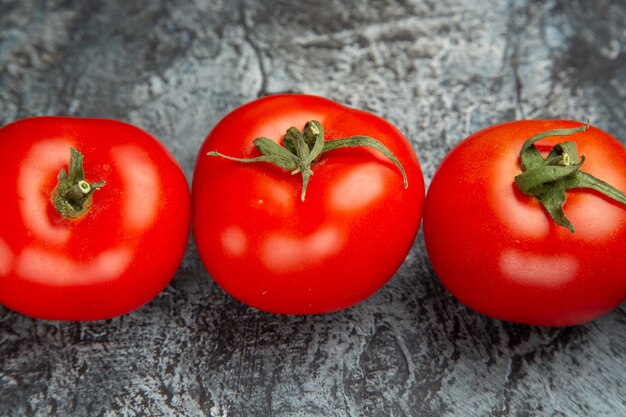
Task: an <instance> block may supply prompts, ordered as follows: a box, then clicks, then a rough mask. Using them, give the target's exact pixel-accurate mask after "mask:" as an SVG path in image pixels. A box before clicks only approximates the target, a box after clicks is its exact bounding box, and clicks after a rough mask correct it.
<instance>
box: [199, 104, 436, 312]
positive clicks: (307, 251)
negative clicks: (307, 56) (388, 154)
mask: <svg viewBox="0 0 626 417" xmlns="http://www.w3.org/2000/svg"><path fill="white" fill-rule="evenodd" d="M311 120H317V121H319V122H321V124H322V125H323V126H324V129H325V133H326V135H325V136H326V140H327V141H330V140H333V139H338V138H344V137H348V136H353V135H368V136H371V137H373V138H375V139H377V140H378V141H380V142H381V143H383V144H384V145H386V146H387V147H388V148H389V149H390V150H391V151H392V152H393V153H394V154H395V155H396V157H397V158H398V159H399V161H400V162H401V164H402V165H403V166H404V169H405V170H406V174H407V179H408V188H406V189H405V188H404V186H403V179H402V175H401V174H400V172H399V170H398V169H397V168H396V166H395V165H394V164H393V163H391V162H390V161H389V160H388V159H387V158H385V157H384V156H383V155H382V154H380V153H379V152H378V151H376V150H372V149H370V148H344V149H336V150H333V151H330V152H328V153H325V154H323V155H322V156H321V158H320V159H319V160H318V161H317V162H315V163H314V164H313V166H312V169H313V171H314V175H313V176H312V177H311V181H310V183H309V186H308V189H307V193H306V199H305V200H304V201H301V198H300V193H301V189H302V178H301V177H300V176H299V175H290V173H289V172H287V171H284V170H283V169H281V168H279V167H276V166H273V165H270V164H267V163H253V164H244V163H241V162H235V161H230V160H226V159H223V158H219V157H214V156H208V155H207V152H209V151H219V152H221V153H223V154H227V155H230V156H235V157H240V158H247V157H253V156H257V155H258V154H259V153H258V151H257V150H256V148H255V147H254V146H253V143H252V142H253V140H254V139H255V138H257V137H261V136H263V137H267V138H270V139H272V140H273V141H276V142H277V143H281V142H282V138H283V135H284V134H285V131H286V130H287V129H288V128H290V127H292V126H294V127H296V128H298V129H302V128H303V126H304V124H305V123H306V122H308V121H311ZM192 195H193V197H192V200H193V201H192V212H193V219H192V223H193V230H194V237H195V241H196V243H197V247H198V251H199V254H200V257H201V259H202V261H203V263H204V265H205V266H206V268H207V270H208V272H209V274H210V275H211V276H212V277H213V278H214V279H215V281H217V283H218V284H219V285H221V286H222V287H223V288H224V289H225V290H226V291H227V292H228V293H230V294H231V295H233V296H234V297H236V298H237V299H239V300H241V301H243V302H244V303H247V304H249V305H251V306H253V307H256V308H259V309H261V310H265V311H269V312H274V313H290V314H311V313H323V312H329V311H334V310H339V309H342V308H346V307H348V306H351V305H353V304H355V303H358V302H360V301H361V300H363V299H365V298H366V297H368V296H369V295H371V294H372V293H374V292H375V291H376V290H378V289H379V288H381V287H382V286H383V285H384V284H385V283H386V282H387V281H388V280H389V279H390V278H391V277H392V276H393V274H394V273H395V271H396V270H397V269H398V267H399V266H400V264H401V263H402V262H403V260H404V259H405V257H406V255H407V254H408V252H409V250H410V249H411V246H412V244H413V242H414V239H415V236H416V234H417V231H418V228H419V224H420V218H421V216H420V215H421V211H422V204H423V199H424V184H423V178H422V173H421V170H420V166H419V163H418V160H417V157H416V156H415V153H414V152H413V150H412V148H411V146H410V144H409V142H408V141H407V140H406V139H405V138H404V137H403V136H402V134H400V132H399V131H398V130H397V129H396V128H395V127H393V126H392V125H391V124H390V123H388V122H387V121H385V120H383V119H381V118H380V117H378V116H375V115H373V114H370V113H366V112H363V111H360V110H355V109H352V108H348V107H345V106H343V105H340V104H337V103H335V102H333V101H330V100H328V99H324V98H320V97H314V96H307V95H277V96H269V97H266V98H263V99H259V100H256V101H253V102H251V103H249V104H246V105H244V106H242V107H240V108H238V109H236V110H234V111H233V112H232V113H230V114H228V115H227V116H226V117H225V118H224V119H223V120H222V121H221V122H220V123H219V124H218V125H216V126H215V128H214V129H213V131H212V132H211V133H210V134H209V136H208V137H207V138H206V141H205V142H204V144H203V145H202V148H201V149H200V152H199V155H198V160H197V165H196V169H195V173H194V179H193V186H192Z"/></svg>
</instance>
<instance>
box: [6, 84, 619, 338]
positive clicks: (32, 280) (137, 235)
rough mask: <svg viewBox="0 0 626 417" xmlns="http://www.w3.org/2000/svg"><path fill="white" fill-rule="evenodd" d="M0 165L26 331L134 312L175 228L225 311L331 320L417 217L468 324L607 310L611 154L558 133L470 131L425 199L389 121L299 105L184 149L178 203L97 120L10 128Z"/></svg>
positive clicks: (615, 181)
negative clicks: (247, 308)
mask: <svg viewBox="0 0 626 417" xmlns="http://www.w3.org/2000/svg"><path fill="white" fill-rule="evenodd" d="M563 138H564V139H563ZM0 166H2V169H3V172H4V173H5V175H4V177H5V179H4V196H5V197H4V198H3V202H2V204H1V205H0V304H3V305H5V306H7V307H9V308H11V309H13V310H15V311H17V312H20V313H23V314H26V315H29V316H32V317H38V318H44V319H61V320H95V319H104V318H110V317H115V316H117V315H120V314H124V313H127V312H129V311H131V310H133V309H136V308H138V307H140V306H141V305H143V304H145V303H147V302H148V301H149V300H151V299H152V298H153V297H155V296H156V295H157V294H158V293H159V292H160V291H161V290H163V289H164V288H165V286H167V284H168V283H169V281H170V280H171V279H172V277H173V276H174V275H175V274H176V271H177V270H178V268H179V265H180V262H181V259H182V257H183V255H184V252H185V248H186V245H187V242H188V237H189V232H190V228H191V227H192V226H193V233H194V239H195V242H196V245H197V248H198V253H199V256H200V259H201V261H202V262H203V264H204V265H205V267H206V269H207V271H208V273H209V275H210V276H211V277H212V278H213V279H214V280H215V281H216V282H217V283H218V284H219V285H220V286H221V287H222V288H223V289H224V290H225V291H227V292H228V293H229V294H231V295H232V296H233V297H235V298H237V299H239V300H240V301H242V302H244V303H246V304H249V305H251V306H253V307H255V308H258V309H261V310H265V311H268V312H273V313H284V314H314V313H325V312H330V311H335V310H340V309H343V308H346V307H349V306H351V305H354V304H356V303H359V302H360V301H362V300H364V299H365V298H367V297H368V296H370V295H371V294H373V293H374V292H376V291H377V290H378V289H380V288H381V287H382V286H383V285H384V284H385V283H386V282H387V281H388V280H389V279H390V278H391V277H392V276H393V275H394V273H395V272H396V271H397V269H398V268H399V266H400V264H401V263H402V262H403V261H404V259H405V257H406V255H407V254H408V252H409V251H410V249H411V247H412V246H413V243H414V240H415V238H416V235H417V232H418V229H419V227H420V222H421V220H422V208H424V216H423V220H424V238H425V243H426V248H427V251H428V255H429V257H430V259H431V262H432V266H433V268H434V270H435V272H436V274H437V276H438V277H439V278H440V279H441V281H442V282H443V284H444V285H445V287H446V288H447V289H448V290H449V291H450V292H451V293H452V294H453V295H454V296H455V297H457V298H458V299H459V300H460V301H461V302H463V303H464V304H466V305H467V306H469V307H470V308H472V309H474V310H476V311H478V312H480V313H483V314H485V315H488V316H491V317H495V318H498V319H502V320H510V321H515V322H520V323H527V324H533V325H544V326H564V325H573V324H579V323H584V322H586V321H589V320H592V319H594V318H596V317H598V316H600V315H602V314H605V313H606V312H608V311H610V310H611V309H613V308H615V307H616V306H618V305H619V304H620V303H621V302H623V301H624V299H626V275H625V274H626V272H625V271H626V257H624V256H623V254H622V253H621V252H622V251H623V248H624V243H625V242H626V209H625V208H624V205H626V195H624V193H623V192H622V191H620V190H625V189H626V149H625V147H624V145H623V144H621V143H620V142H619V141H617V140H616V139H615V138H613V137H611V136H610V135H609V134H607V133H605V132H603V131H601V130H599V129H596V128H593V127H589V126H588V125H584V124H581V123H577V122H571V121H517V122H511V123H505V124H502V125H497V126H493V127H491V128H488V129H485V130H482V131H480V132H477V133H475V134H474V135H472V136H470V137H468V138H467V139H466V140H464V141H462V142H461V143H459V144H458V145H457V147H455V148H454V149H453V150H452V151H451V152H450V153H449V154H448V155H447V157H446V158H445V159H444V161H443V162H442V163H441V165H440V166H439V168H438V169H437V171H436V172H435V175H434V177H433V179H432V182H431V184H430V186H429V190H428V194H427V196H425V188H424V179H423V175H422V172H421V169H420V164H419V162H418V159H417V157H416V155H415V152H414V151H413V149H412V148H411V144H410V142H409V141H408V140H406V138H404V137H403V136H402V134H401V133H400V132H399V131H398V130H397V129H396V128H395V127H394V126H392V125H391V124H390V123H389V122H387V121H385V120H384V119H382V118H380V117H378V116H376V115H374V114H371V113H367V112H364V111H360V110H356V109H352V108H348V107H345V106H343V105H340V104H338V103H335V102H333V101H330V100H328V99H325V98H321V97H314V96H308V95H300V94H291V95H276V96H270V97H266V98H263V99H259V100H255V101H253V102H251V103H248V104H246V105H244V106H242V107H240V108H238V109H236V110H234V111H233V112H231V113H230V114H228V115H227V116H226V117H225V118H223V119H222V120H221V121H220V122H219V123H218V124H217V125H216V126H215V127H214V129H213V130H212V131H211V133H210V134H209V135H208V137H207V138H206V140H205V141H204V143H203V145H202V147H201V149H200V151H199V153H198V157H197V161H196V167H195V172H194V176H193V182H192V192H191V193H190V190H189V186H188V184H187V180H186V178H185V176H184V174H183V172H182V170H181V168H180V166H179V165H178V164H177V162H176V161H175V160H174V158H173V157H172V155H170V153H169V152H168V151H167V150H166V149H165V147H163V146H162V145H161V144H160V143H159V142H158V141H157V140H156V139H155V138H153V137H152V136H150V135H149V134H147V133H146V132H144V131H142V130H140V129H138V128H136V127H134V126H131V125H129V124H126V123H122V122H118V121H113V120H102V119H79V118H63V117H38V118H31V119H24V120H21V121H18V122H15V123H12V124H9V125H7V126H5V127H3V128H1V129H0Z"/></svg>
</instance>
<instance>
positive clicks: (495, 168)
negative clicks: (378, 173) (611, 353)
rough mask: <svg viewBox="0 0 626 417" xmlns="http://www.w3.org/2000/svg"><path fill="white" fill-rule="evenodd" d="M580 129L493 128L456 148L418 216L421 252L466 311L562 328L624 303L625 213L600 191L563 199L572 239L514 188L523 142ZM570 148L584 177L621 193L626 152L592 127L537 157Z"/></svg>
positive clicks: (546, 124) (548, 143) (542, 125)
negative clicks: (422, 243) (581, 161)
mask: <svg viewBox="0 0 626 417" xmlns="http://www.w3.org/2000/svg"><path fill="white" fill-rule="evenodd" d="M580 125H581V123H577V122H572V121H516V122H511V123H505V124H501V125H497V126H493V127H491V128H487V129H485V130H482V131H479V132H477V133H475V134H473V135H471V136H470V137H468V138H467V139H466V140H464V141H462V142H461V143H460V144H459V145H458V146H456V147H455V148H454V149H453V150H452V151H451V152H450V153H449V154H448V156H447V157H446V158H445V159H444V161H443V162H442V164H441V165H440V167H439V168H438V170H437V172H436V173H435V176H434V178H433V180H432V183H431V184H430V187H429V191H428V196H427V198H426V204H425V209H424V236H425V241H426V247H427V250H428V255H429V256H430V259H431V262H432V265H433V267H434V269H435V272H436V273H437V275H438V276H439V278H440V279H441V281H442V282H443V284H444V285H445V286H446V287H447V288H448V290H449V291H450V292H451V293H452V294H453V295H454V296H455V297H456V298H458V299H459V300H460V301H461V302H463V303H464V304H466V305H467V306H469V307H470V308H472V309H474V310H476V311H478V312H480V313H483V314H485V315H488V316H491V317H495V318H498V319H503V320H509V321H514V322H520V323H526V324H533V325H543V326H564V325H574V324H579V323H584V322H587V321H589V320H592V319H594V318H596V317H598V316H600V315H602V314H604V313H606V312H608V311H610V310H611V309H613V308H615V307H616V306H618V305H619V304H620V303H621V302H622V301H623V300H624V299H625V298H626V256H624V249H625V248H626V208H625V207H624V206H623V205H620V204H619V203H616V202H614V201H612V200H610V199H608V198H607V197H605V196H603V195H601V194H599V193H597V192H596V191H591V190H571V191H568V192H567V199H566V202H565V205H564V211H565V214H566V216H567V217H568V218H569V220H570V221H571V223H572V224H573V226H574V228H575V233H571V232H570V231H569V230H568V229H567V228H565V227H562V226H557V225H556V224H555V223H554V222H553V221H552V220H551V218H550V217H549V216H548V214H547V212H546V211H545V210H544V208H543V207H542V206H541V205H540V203H539V202H538V200H536V199H535V198H533V197H529V196H526V195H524V194H522V193H521V192H520V191H518V189H517V188H516V186H515V184H514V182H513V178H514V177H515V176H516V175H518V174H519V173H520V172H521V171H520V160H519V155H520V150H521V148H522V144H523V143H524V141H525V140H527V139H529V138H531V137H532V136H534V135H535V134H538V133H540V132H543V131H546V130H549V129H561V128H572V127H577V126H580ZM566 140H567V141H574V142H575V143H576V144H577V146H578V151H579V153H580V154H581V155H584V156H585V158H586V159H585V162H584V164H583V165H582V168H581V170H582V171H585V172H587V173H589V174H591V175H593V176H595V177H597V178H600V179H602V180H604V181H605V182H607V183H609V184H611V185H612V186H614V187H615V188H617V189H619V190H622V191H624V190H626V149H625V148H624V145H622V144H621V143H620V142H619V141H618V140H616V139H615V138H613V137H611V136H610V135H609V134H607V133H605V132H603V131H601V130H599V129H596V128H594V127H591V128H590V129H589V130H588V131H586V132H583V133H576V134H574V135H571V136H569V137H566V138H564V137H550V138H546V139H543V140H541V141H539V142H537V143H536V147H537V149H538V150H539V151H540V152H542V153H546V152H548V151H549V150H550V149H551V148H552V146H554V145H555V144H556V143H559V142H563V141H566Z"/></svg>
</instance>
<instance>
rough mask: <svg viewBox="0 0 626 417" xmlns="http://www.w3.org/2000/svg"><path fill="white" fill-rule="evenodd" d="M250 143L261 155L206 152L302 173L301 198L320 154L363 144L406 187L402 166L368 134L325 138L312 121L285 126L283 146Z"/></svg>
mask: <svg viewBox="0 0 626 417" xmlns="http://www.w3.org/2000/svg"><path fill="white" fill-rule="evenodd" d="M253 144H254V146H256V148H257V149H258V150H259V152H261V155H260V156H257V157H255V158H235V157H232V156H227V155H224V154H221V153H219V152H216V151H211V152H208V153H207V155H209V156H219V157H222V158H226V159H228V160H231V161H236V162H243V163H254V162H268V163H271V164H274V165H276V166H279V167H280V168H282V169H284V170H285V171H290V172H291V174H292V175H295V174H300V175H301V176H302V191H301V194H300V199H301V200H302V201H304V199H305V197H306V190H307V187H308V185H309V181H310V179H311V176H312V175H313V170H312V169H311V166H312V165H313V164H314V163H315V161H317V160H318V158H319V157H320V156H321V155H323V154H325V153H326V152H329V151H332V150H334V149H339V148H345V147H356V146H364V147H369V148H372V149H375V150H377V151H379V152H380V153H382V154H383V155H384V156H385V157H387V158H388V159H389V160H390V161H391V162H393V163H394V165H396V167H397V168H398V170H399V171H400V173H401V174H402V180H403V183H404V188H407V187H408V186H409V182H408V179H407V175H406V172H405V170H404V167H403V166H402V164H401V163H400V161H399V160H398V158H396V156H395V155H394V154H393V153H392V152H391V151H390V150H389V149H388V148H387V147H386V146H385V145H383V144H382V143H381V142H379V141H378V140H376V139H374V138H372V137H369V136H351V137H348V138H341V139H335V140H330V141H325V139H324V127H323V126H322V124H321V123H320V122H318V121H316V120H311V121H309V122H307V123H306V124H305V125H304V130H303V131H302V132H301V131H300V130H298V129H297V128H295V127H291V128H289V129H288V130H287V132H286V133H285V136H284V138H283V146H281V145H279V144H277V143H276V142H274V141H273V140H271V139H268V138H263V137H261V138H257V139H255V140H254V141H253Z"/></svg>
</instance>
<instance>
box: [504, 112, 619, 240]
mask: <svg viewBox="0 0 626 417" xmlns="http://www.w3.org/2000/svg"><path fill="white" fill-rule="evenodd" d="M588 129H589V122H587V124H586V125H582V126H579V127H577V128H573V129H554V130H546V131H544V132H541V133H539V134H537V135H535V136H533V137H532V138H530V139H528V140H527V141H526V142H524V145H523V146H522V150H521V152H520V166H521V169H522V173H521V174H519V175H517V176H516V177H515V185H516V186H517V188H518V189H519V190H520V191H521V192H523V193H524V194H526V195H528V196H532V197H535V198H537V199H538V200H539V202H540V203H541V204H542V205H543V207H544V208H545V209H546V211H547V212H548V214H549V215H550V217H551V218H552V220H554V222H555V223H556V224H558V225H560V226H563V227H566V228H568V229H569V231H570V232H571V233H574V226H573V225H572V223H571V222H570V221H569V219H568V218H567V217H566V216H565V212H564V211H563V205H564V204H565V199H566V194H567V190H570V189H572V188H588V189H592V190H596V191H598V192H599V193H601V194H603V195H604V196H606V197H608V198H611V199H613V200H615V201H617V202H619V203H621V204H624V205H626V194H624V193H623V192H621V191H620V190H618V189H616V188H615V187H613V186H611V185H610V184H607V183H606V182H604V181H602V180H599V179H598V178H596V177H594V176H593V175H591V174H589V173H586V172H583V171H581V170H580V168H581V166H582V165H583V163H584V162H585V157H584V156H579V155H578V148H577V147H576V143H575V142H562V143H559V144H557V145H555V146H554V147H553V148H552V150H551V151H550V153H549V154H548V156H547V157H546V158H544V157H543V156H541V153H540V152H539V150H537V148H536V147H535V142H537V141H539V140H541V139H544V138H547V137H551V136H570V135H573V134H575V133H579V132H585V131H587V130H588Z"/></svg>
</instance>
